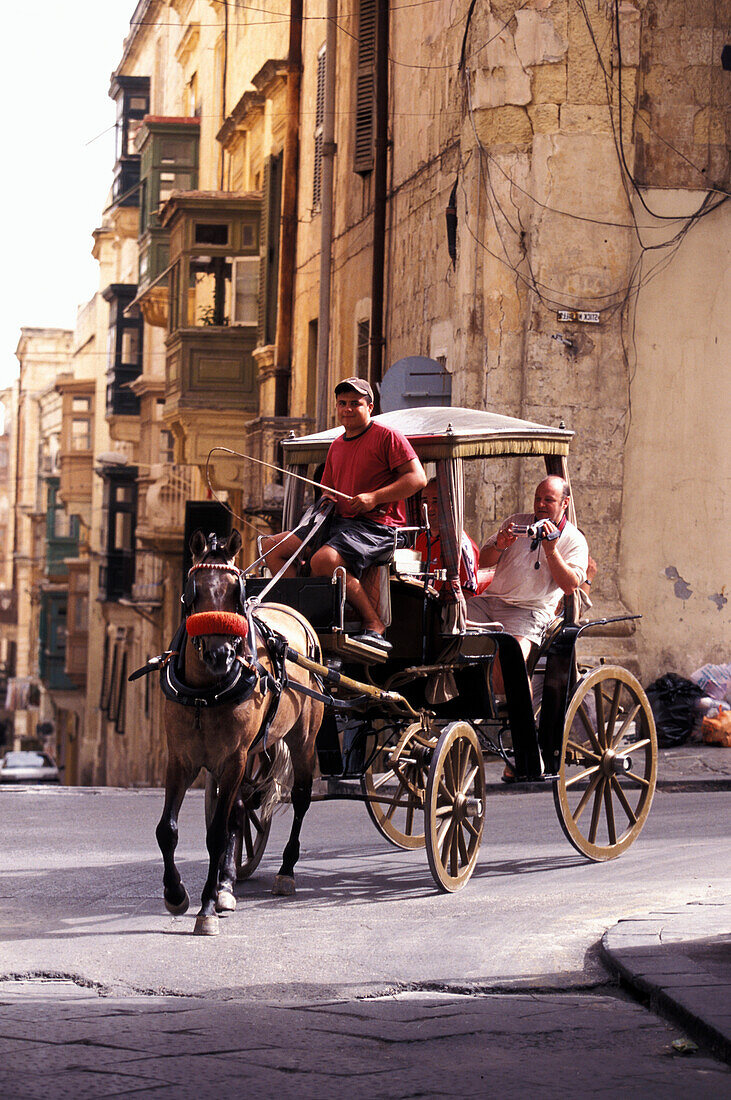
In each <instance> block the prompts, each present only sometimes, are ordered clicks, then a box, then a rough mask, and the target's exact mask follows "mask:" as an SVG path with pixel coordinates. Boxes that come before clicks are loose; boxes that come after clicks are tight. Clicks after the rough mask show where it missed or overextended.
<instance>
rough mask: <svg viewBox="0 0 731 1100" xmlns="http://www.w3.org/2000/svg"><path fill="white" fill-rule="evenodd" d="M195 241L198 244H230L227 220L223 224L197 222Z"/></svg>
mask: <svg viewBox="0 0 731 1100" xmlns="http://www.w3.org/2000/svg"><path fill="white" fill-rule="evenodd" d="M195 243H196V244H218V245H227V244H228V225H227V223H226V222H223V223H222V224H220V225H219V224H210V225H209V224H208V223H207V222H196V225H195Z"/></svg>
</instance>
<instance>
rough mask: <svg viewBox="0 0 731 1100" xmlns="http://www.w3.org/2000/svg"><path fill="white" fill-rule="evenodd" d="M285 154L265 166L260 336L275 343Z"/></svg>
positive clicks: (270, 159) (260, 283) (264, 343)
mask: <svg viewBox="0 0 731 1100" xmlns="http://www.w3.org/2000/svg"><path fill="white" fill-rule="evenodd" d="M282 159H283V155H282V153H278V154H277V155H276V156H272V157H269V158H268V160H267V162H266V164H265V166H264V204H263V208H262V218H261V225H262V234H261V235H262V241H261V247H262V254H261V266H260V269H259V323H258V339H259V343H260V344H261V345H267V344H273V343H274V340H275V339H276V333H277V285H278V281H279V222H280V217H281V209H282Z"/></svg>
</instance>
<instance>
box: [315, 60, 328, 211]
mask: <svg viewBox="0 0 731 1100" xmlns="http://www.w3.org/2000/svg"><path fill="white" fill-rule="evenodd" d="M326 66H327V53H326V50H325V46H324V45H323V46H321V47H320V51H319V53H318V55H317V92H316V93H315V168H314V175H313V178H312V206H313V209H315V210H319V209H320V202H321V199H322V134H323V128H324V122H325V70H326Z"/></svg>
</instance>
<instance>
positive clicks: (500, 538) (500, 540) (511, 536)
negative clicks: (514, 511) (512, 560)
mask: <svg viewBox="0 0 731 1100" xmlns="http://www.w3.org/2000/svg"><path fill="white" fill-rule="evenodd" d="M517 537H518V536H517V535H516V534H515V524H514V523H508V524H505V525H504V526H503V527H501V528H500V530H499V531H498V533H497V535H496V536H495V546H496V547H497V549H498V550H500V551H503V550H507V548H508V547H509V546H512V545H513V543H514V542H515V540H516V539H517Z"/></svg>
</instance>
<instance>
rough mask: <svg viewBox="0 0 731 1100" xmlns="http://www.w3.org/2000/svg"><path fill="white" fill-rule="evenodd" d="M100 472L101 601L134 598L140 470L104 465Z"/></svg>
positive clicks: (132, 467)
mask: <svg viewBox="0 0 731 1100" xmlns="http://www.w3.org/2000/svg"><path fill="white" fill-rule="evenodd" d="M97 472H98V474H99V476H100V477H101V478H102V480H103V481H104V505H103V513H104V523H103V532H102V539H103V545H104V547H105V550H104V557H103V559H102V562H101V564H100V566H99V599H100V600H102V601H115V600H119V599H120V598H122V597H127V598H129V596H131V594H132V585H133V583H134V578H135V523H136V518H137V467H136V466H119V465H116V464H115V465H111V464H105V463H103V464H102V465H101V466H100V467H99V469H98V471H97Z"/></svg>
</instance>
